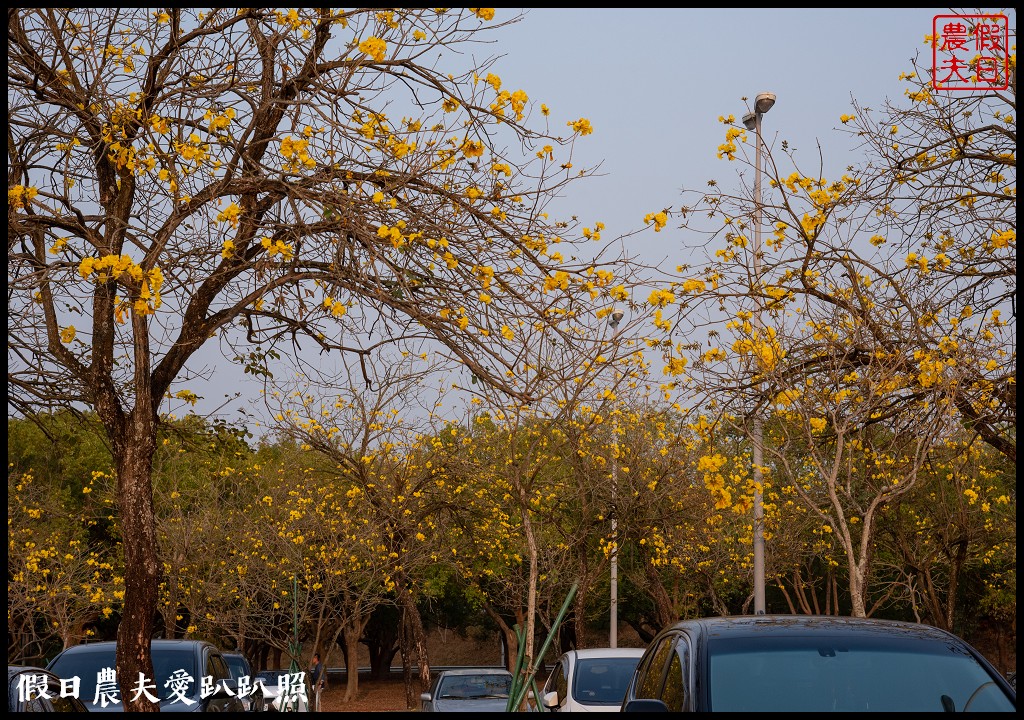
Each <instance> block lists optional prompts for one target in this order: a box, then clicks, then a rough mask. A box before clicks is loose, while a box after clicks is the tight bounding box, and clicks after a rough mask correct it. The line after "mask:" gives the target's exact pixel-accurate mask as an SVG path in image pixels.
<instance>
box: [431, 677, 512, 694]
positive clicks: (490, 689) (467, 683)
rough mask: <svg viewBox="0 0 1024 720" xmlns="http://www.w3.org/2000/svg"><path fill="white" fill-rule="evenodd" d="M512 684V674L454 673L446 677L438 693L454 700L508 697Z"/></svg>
mask: <svg viewBox="0 0 1024 720" xmlns="http://www.w3.org/2000/svg"><path fill="white" fill-rule="evenodd" d="M511 686H512V676H511V675H452V676H451V677H448V678H445V679H444V682H442V683H441V687H440V688H439V689H438V693H437V694H438V697H440V698H442V699H452V700H455V699H461V700H475V699H479V698H507V697H508V693H509V689H510V688H511Z"/></svg>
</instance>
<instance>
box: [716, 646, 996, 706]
mask: <svg viewBox="0 0 1024 720" xmlns="http://www.w3.org/2000/svg"><path fill="white" fill-rule="evenodd" d="M755 642H756V644H755ZM755 642H752V641H751V640H750V639H747V638H719V639H713V640H711V641H710V642H709V643H708V656H709V664H708V670H707V672H708V678H707V680H708V687H709V689H710V698H709V702H710V707H709V708H708V709H709V710H714V711H717V712H745V711H747V712H755V711H760V712H764V711H773V712H816V711H844V712H861V711H889V712H901V711H903V712H907V711H910V712H912V711H922V710H924V711H936V712H942V711H955V712H962V711H964V710H971V711H979V712H985V711H994V710H1002V711H1006V710H1010V711H1012V710H1014V709H1015V706H1014V704H1013V702H1012V701H1011V700H1010V698H1008V697H1007V696H1006V694H1005V693H1004V692H1003V691H1002V690H1001V689H1000V688H999V686H998V685H997V684H996V683H995V682H994V681H993V679H992V677H991V676H990V675H989V673H988V672H987V671H986V669H985V668H984V667H983V666H982V665H980V664H979V663H978V662H977V661H976V660H975V659H974V658H973V657H971V656H970V655H968V654H966V653H965V652H964V651H963V650H961V649H960V648H959V647H958V646H956V645H955V644H951V643H946V642H942V641H939V640H934V639H928V638H924V637H919V636H916V637H909V638H882V637H867V638H857V637H848V636H841V637H834V638H829V637H816V638H815V637H798V638H790V637H785V638H769V637H759V638H757V639H756V641H755Z"/></svg>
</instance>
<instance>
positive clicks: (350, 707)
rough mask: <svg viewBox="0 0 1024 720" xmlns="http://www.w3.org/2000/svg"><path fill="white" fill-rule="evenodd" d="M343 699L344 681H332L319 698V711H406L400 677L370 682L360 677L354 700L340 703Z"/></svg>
mask: <svg viewBox="0 0 1024 720" xmlns="http://www.w3.org/2000/svg"><path fill="white" fill-rule="evenodd" d="M417 695H418V693H417ZM343 697H345V681H344V679H338V680H334V679H332V680H331V684H330V685H329V686H328V688H327V689H326V690H325V691H324V694H323V696H322V697H321V698H320V711H321V712H396V711H397V712H404V711H405V710H406V709H407V708H406V707H405V683H404V682H403V681H402V679H401V677H399V678H393V679H390V680H370V679H369V677H365V678H364V677H360V678H359V692H358V693H357V694H356V699H355V700H353V701H352V702H349V703H347V704H345V703H342V702H341V700H342V698H343ZM415 699H416V698H414V700H415Z"/></svg>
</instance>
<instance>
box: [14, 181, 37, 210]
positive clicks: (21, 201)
mask: <svg viewBox="0 0 1024 720" xmlns="http://www.w3.org/2000/svg"><path fill="white" fill-rule="evenodd" d="M38 194H39V191H38V190H37V189H36V188H34V187H31V186H28V187H26V186H24V185H15V186H14V187H12V188H10V189H9V190H8V191H7V205H8V206H9V207H12V208H14V209H15V210H20V209H21V208H24V207H28V206H29V204H31V202H32V198H34V197H35V196H36V195H38Z"/></svg>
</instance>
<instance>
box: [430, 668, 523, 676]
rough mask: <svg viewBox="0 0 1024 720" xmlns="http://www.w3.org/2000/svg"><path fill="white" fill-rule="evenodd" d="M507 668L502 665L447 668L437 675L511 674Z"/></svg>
mask: <svg viewBox="0 0 1024 720" xmlns="http://www.w3.org/2000/svg"><path fill="white" fill-rule="evenodd" d="M511 674H512V673H510V672H509V671H508V670H506V669H505V668H502V667H468V668H449V669H448V670H442V671H441V672H439V673H438V675H511Z"/></svg>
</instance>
